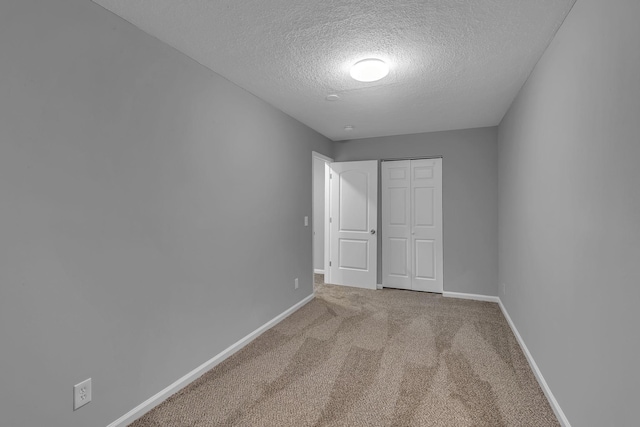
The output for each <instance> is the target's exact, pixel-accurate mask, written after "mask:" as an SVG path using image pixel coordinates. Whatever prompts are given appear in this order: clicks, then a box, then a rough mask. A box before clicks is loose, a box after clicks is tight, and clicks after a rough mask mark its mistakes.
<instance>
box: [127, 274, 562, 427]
mask: <svg viewBox="0 0 640 427" xmlns="http://www.w3.org/2000/svg"><path fill="white" fill-rule="evenodd" d="M558 425H559V424H558V422H557V420H556V418H555V416H554V414H553V411H552V410H551V408H550V406H549V404H548V402H547V401H546V399H545V397H544V395H543V394H542V391H541V389H540V387H539V386H538V383H537V382H536V380H535V378H534V376H533V373H532V372H531V369H530V368H529V365H528V364H527V361H526V359H525V357H524V355H523V354H522V351H521V350H520V347H519V346H518V344H517V341H516V339H515V337H514V336H513V334H512V333H511V330H510V329H509V326H508V324H507V322H506V320H505V319H504V317H503V316H502V314H501V312H500V308H499V307H498V305H497V304H495V303H486V302H477V301H467V300H458V299H450V298H443V297H442V296H440V295H434V294H427V293H418V292H410V291H400V290H390V289H385V290H380V291H369V290H360V289H355V288H346V287H340V286H331V285H322V284H318V285H317V294H316V298H315V299H314V300H313V301H311V302H310V303H309V304H307V305H305V306H304V307H302V308H301V309H300V310H298V311H297V312H295V313H294V314H292V315H291V316H290V317H288V318H287V319H285V320H284V321H282V322H281V323H279V324H278V325H276V326H275V327H274V328H272V329H270V330H268V331H267V332H265V333H264V334H263V335H261V336H260V337H258V338H257V339H256V340H255V341H254V342H252V343H251V344H250V345H248V346H247V347H245V348H244V349H243V350H241V351H240V352H238V353H236V354H235V355H234V356H232V357H230V358H229V359H227V360H226V361H224V362H223V363H221V364H220V365H218V366H217V367H216V368H214V369H212V370H211V371H209V372H208V373H206V374H205V375H204V376H202V377H201V378H200V379H198V380H197V381H196V382H194V383H192V384H191V385H190V386H188V387H187V388H185V389H184V390H182V391H180V392H179V393H177V394H175V395H174V396H172V397H171V398H169V399H168V400H167V401H166V402H164V403H162V404H161V405H160V406H158V407H157V408H155V409H154V410H152V411H151V412H149V413H148V414H147V415H145V416H144V417H142V418H141V419H139V420H138V421H136V422H135V423H133V424H132V426H133V427H158V426H184V427H186V426H189V427H205V426H206V427H213V426H296V427H301V426H447V427H449V426H491V427H496V426H537V427H540V426H558Z"/></svg>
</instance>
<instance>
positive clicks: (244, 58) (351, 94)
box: [93, 0, 575, 140]
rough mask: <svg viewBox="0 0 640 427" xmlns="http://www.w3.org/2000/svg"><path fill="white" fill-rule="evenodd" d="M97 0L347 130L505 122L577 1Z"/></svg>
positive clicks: (330, 127) (304, 116) (378, 132)
mask: <svg viewBox="0 0 640 427" xmlns="http://www.w3.org/2000/svg"><path fill="white" fill-rule="evenodd" d="M93 1H95V2H96V3H98V4H100V5H102V6H103V7H105V8H106V9H108V10H110V11H112V12H114V13H115V14H117V15H119V16H121V17H123V18H124V19H126V20H128V21H130V22H131V23H133V24H134V25H136V26H138V27H139V28H141V29H142V30H144V31H146V32H147V33H149V34H151V35H153V36H155V37H157V38H158V39H160V40H162V41H164V42H166V43H168V44H169V45H171V46H173V47H175V48H177V49H178V50H180V51H182V52H183V53H185V54H187V55H189V56H190V57H191V58H193V59H195V60H196V61H198V62H200V63H201V64H203V65H205V66H207V67H209V68H210V69H211V70H213V71H215V72H217V73H218V74H221V75H222V76H224V77H226V78H227V79H229V80H231V81H232V82H234V83H236V84H237V85H238V86H241V87H243V88H245V89H246V90H248V91H250V92H251V93H253V94H255V95H257V96H258V97H260V98H262V99H264V100H265V101H267V102H269V103H270V104H272V105H274V106H275V107H277V108H279V109H280V110H282V111H284V112H285V113H287V114H289V115H291V116H293V117H295V118H296V119H298V120H299V121H301V122H303V123H305V124H306V125H308V126H310V127H311V128H313V129H315V130H316V131H318V132H320V133H321V134H323V135H325V136H327V137H329V138H331V139H333V140H343V139H354V138H364V137H371V136H386V135H398V134H408V133H418V132H430V131H440V130H450V129H464V128H472V127H482V126H494V125H497V124H498V123H499V122H500V120H501V119H502V117H503V116H504V114H505V112H506V111H507V108H508V107H509V105H510V104H511V101H512V100H513V99H514V97H515V95H516V94H517V92H518V90H519V89H520V87H521V86H522V84H523V83H524V81H525V80H526V78H527V76H528V75H529V73H530V71H531V70H532V68H533V66H534V65H535V63H536V61H537V60H538V58H539V57H540V56H541V55H542V52H543V51H544V49H545V48H546V47H547V45H548V44H549V42H550V40H551V38H552V37H553V35H554V34H555V31H556V30H557V29H558V27H559V26H560V24H561V23H562V21H563V19H564V17H565V16H566V14H567V13H568V11H569V10H570V8H571V6H572V5H573V3H574V1H575V0H420V1H418V0H395V1H394V0H268V1H265V0H93ZM368 57H375V58H380V59H383V60H385V61H387V62H388V63H389V64H390V66H391V72H390V74H389V75H388V76H387V77H386V78H384V79H382V80H380V81H378V82H372V83H360V82H357V81H355V80H353V79H351V77H350V76H349V68H350V66H351V65H352V64H353V63H355V62H357V61H359V60H361V59H364V58H368ZM329 94H338V95H339V96H340V98H339V99H338V100H337V101H327V100H326V99H325V98H326V96H327V95H329ZM347 125H352V126H353V127H354V129H353V130H352V131H345V129H344V127H345V126H347Z"/></svg>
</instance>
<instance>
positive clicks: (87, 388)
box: [73, 378, 91, 411]
mask: <svg viewBox="0 0 640 427" xmlns="http://www.w3.org/2000/svg"><path fill="white" fill-rule="evenodd" d="M89 402H91V378H88V379H86V380H84V381H82V382H81V383H79V384H76V385H74V386H73V410H74V411H75V410H77V409H80V408H81V407H82V406H84V405H86V404H87V403H89Z"/></svg>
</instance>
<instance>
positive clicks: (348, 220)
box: [327, 160, 378, 289]
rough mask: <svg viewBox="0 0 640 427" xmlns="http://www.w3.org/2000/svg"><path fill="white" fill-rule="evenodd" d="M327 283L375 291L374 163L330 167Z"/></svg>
mask: <svg viewBox="0 0 640 427" xmlns="http://www.w3.org/2000/svg"><path fill="white" fill-rule="evenodd" d="M330 167H331V171H330V192H331V195H330V208H329V210H330V214H329V221H330V223H329V228H330V244H329V245H330V247H329V275H328V281H327V282H328V283H333V284H336V285H346V286H356V287H359V288H368V289H376V282H377V280H376V274H377V256H378V254H377V252H378V248H377V237H378V234H377V230H376V228H377V221H378V162H377V161H375V160H372V161H364V162H337V163H331V164H330Z"/></svg>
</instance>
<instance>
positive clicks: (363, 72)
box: [350, 58, 389, 82]
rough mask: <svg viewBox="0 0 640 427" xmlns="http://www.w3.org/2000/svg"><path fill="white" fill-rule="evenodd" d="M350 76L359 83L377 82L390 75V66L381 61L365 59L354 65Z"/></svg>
mask: <svg viewBox="0 0 640 427" xmlns="http://www.w3.org/2000/svg"><path fill="white" fill-rule="evenodd" d="M350 74H351V77H353V78H354V79H355V80H357V81H359V82H375V81H377V80H380V79H382V78H383V77H386V75H387V74H389V66H388V65H387V63H386V62H384V61H382V60H380V59H373V58H370V59H363V60H362V61H358V62H356V63H355V64H353V67H351V72H350Z"/></svg>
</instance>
